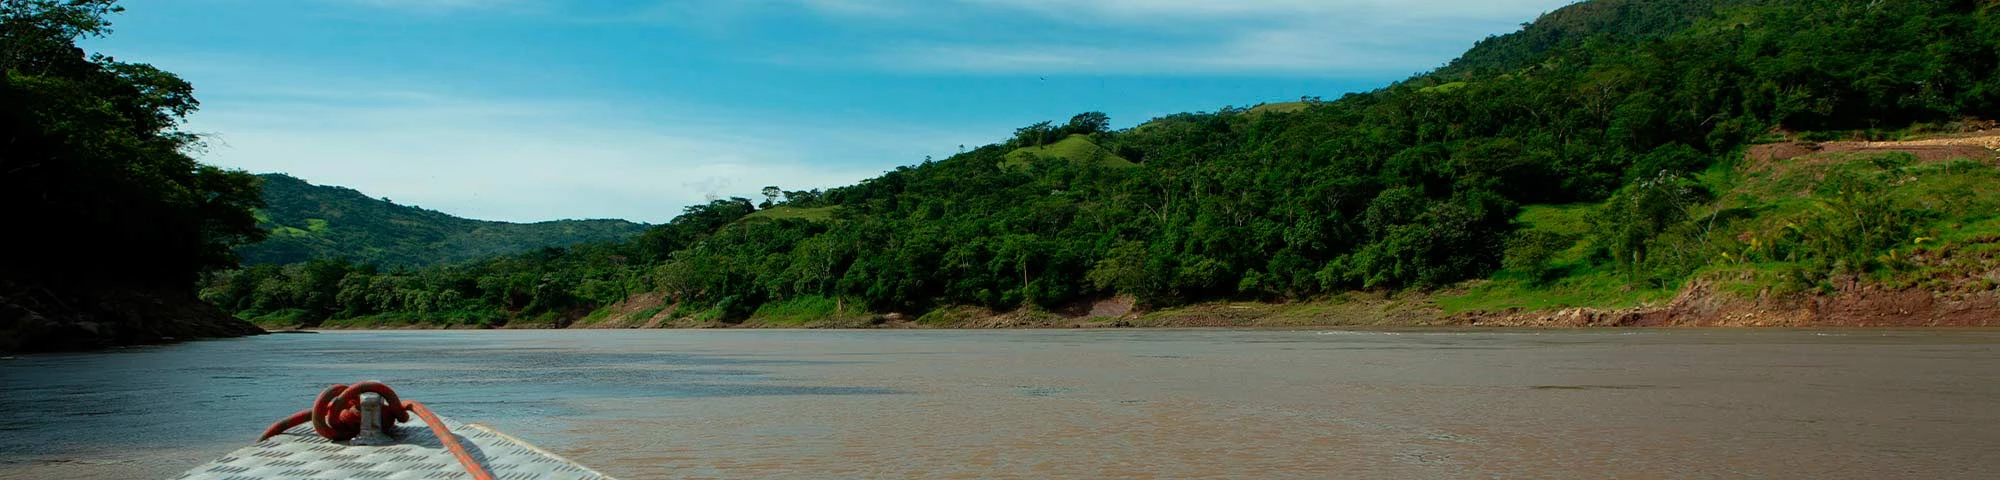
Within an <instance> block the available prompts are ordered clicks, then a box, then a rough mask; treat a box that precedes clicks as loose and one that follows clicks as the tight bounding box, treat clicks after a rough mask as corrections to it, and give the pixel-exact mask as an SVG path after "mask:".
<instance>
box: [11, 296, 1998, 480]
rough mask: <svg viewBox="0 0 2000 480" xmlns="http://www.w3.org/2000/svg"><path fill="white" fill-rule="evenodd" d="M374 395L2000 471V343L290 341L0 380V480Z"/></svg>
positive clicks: (1991, 338) (753, 468)
mask: <svg viewBox="0 0 2000 480" xmlns="http://www.w3.org/2000/svg"><path fill="white" fill-rule="evenodd" d="M360 379H380V380H384V381H387V382H388V383H389V384H390V385H393V386H395V387H396V388H397V390H398V391H399V392H402V393H403V396H404V397H405V398H413V399H417V400H422V401H425V402H426V403H429V404H430V405H431V406H432V407H433V408H434V409H436V410H438V411H439V413H441V414H443V415H446V416H450V417H454V418H457V419H460V420H465V421H471V422H478V423H485V424H488V425H492V426H494V427H496V428H498V429H500V430H503V431H506V432H508V433H510V434H513V435H515V436H517V437H521V438H524V439H527V440H529V441H533V442H536V443H538V444H540V445H542V446H544V447H547V448H549V449H550V450H553V451H556V452H558V453H561V454H563V455H566V456H568V457H570V458H572V459H574V460H577V461H579V462H581V463H584V464H586V465H590V466H592V467H594V468H597V469H599V470H602V471H604V472H606V473H610V474H612V475H615V476H618V477H621V478H626V479H643V478H760V479H761V478H769V479H821V478H1312V479H1322V478H1394V479H1402V478H1578V479H1597V478H1856V479H1863V478H1865V479H1876V478H1920V479H1933V478H2000V330H1475V331H1441V330H1391V331H1312V330H1299V331H1292V330H1284V331H1279V330H1042V331H1035V330H1020V331H675V330H648V331H486V332H339V333H323V334H317V335H271V336H264V337H257V338H248V339H235V340H216V341H204V342H192V343H186V344H181V345H171V346H161V347H144V348H132V349H124V350H118V351H112V352H101V353H83V354H59V355H24V356H19V357H16V358H11V359H6V360H0V385H4V389H0V478H24V479H25V478H33V479H67V478H79V479H125V478H168V477H172V476H174V475H175V474H177V473H179V472H181V471H183V470H185V469H187V468H190V467H192V466H194V465H197V464H199V463H202V462H205V461H207V460H210V459H213V458H215V457H218V456H221V455H222V454H223V453H225V452H228V451H230V450H232V449H235V448H238V447H241V446H243V445H246V444H248V443H249V441H250V440H251V439H252V438H253V437H254V436H255V435H256V433H257V431H258V430H260V429H261V428H262V426H263V425H264V424H267V423H269V422H270V421H272V420H275V419H277V418H279V417H282V416H284V415H285V414H288V413H291V412H292V411H295V410H298V409H301V408H304V407H305V406H306V404H308V403H309V402H310V400H311V397H312V396H313V395H314V394H315V393H317V391H318V389H319V388H322V387H324V386H325V385H327V384H330V383H345V382H351V381H355V380H360Z"/></svg>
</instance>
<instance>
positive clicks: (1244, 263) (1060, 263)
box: [205, 0, 2000, 323]
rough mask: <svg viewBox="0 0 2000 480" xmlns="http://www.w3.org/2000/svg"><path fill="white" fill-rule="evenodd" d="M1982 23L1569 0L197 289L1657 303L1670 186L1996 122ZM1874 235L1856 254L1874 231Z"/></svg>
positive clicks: (1055, 303)
mask: <svg viewBox="0 0 2000 480" xmlns="http://www.w3.org/2000/svg"><path fill="white" fill-rule="evenodd" d="M1996 16H2000V13H1996V12H1995V8H1994V7H1993V6H1992V4H1991V2H1982V1H1973V0H1960V1H1914V0H1901V1H1899V0H1873V1H1841V0H1812V1H1782V2H1781V1H1758V0H1658V1H1625V0H1599V1H1594V2H1586V3H1582V4H1578V5H1575V6H1572V7H1569V8H1565V9H1563V10H1560V11H1557V12H1554V13H1551V14H1550V15H1548V16H1546V17H1544V18H1543V19H1542V20H1540V21H1538V22H1537V23H1535V24H1534V25H1530V26H1528V27H1527V28H1526V29H1524V30H1523V31H1521V32H1518V33H1514V34H1510V35H1506V36H1501V37H1496V38H1492V39H1488V40H1487V41H1484V42H1481V43H1480V44H1479V45H1478V46H1477V47H1475V48H1474V49H1473V50H1472V51H1470V52H1468V53H1467V54H1466V55H1465V56H1464V57H1463V58H1462V59H1460V60H1459V61H1456V62H1454V63H1452V64H1451V65H1449V66H1447V67H1445V68H1442V69H1439V70H1438V71H1436V72H1433V73H1429V74H1424V75H1418V76H1416V77H1413V78H1410V79H1408V80H1405V81H1402V82H1398V83H1396V84H1393V85H1390V86H1387V87H1385V88H1382V89H1380V90H1376V91H1372V92H1367V93H1359V94H1352V95H1348V96H1345V97H1343V98H1340V99H1337V100H1333V101H1318V100H1317V99H1306V101H1304V102H1301V103H1300V104H1297V105H1288V106H1286V108H1268V107H1260V108H1254V109H1247V110H1246V109H1235V108H1227V109H1223V110H1222V111H1219V112H1213V113H1188V114H1179V115H1173V116H1169V117H1165V118H1160V119H1155V120H1153V121H1150V122H1146V123H1144V124H1141V125H1139V126H1137V127H1134V128H1131V129H1127V130H1122V131H1112V130H1109V129H1108V127H1107V126H1108V124H1109V122H1108V118H1106V117H1104V116H1103V114H1099V113H1086V114H1082V115H1078V116H1077V117H1075V118H1073V119H1071V120H1070V121H1069V122H1067V123H1065V124H1063V125H1057V124H1056V123H1055V122H1043V123H1038V124H1035V125H1030V126H1027V127H1024V128H1021V129H1019V130H1017V131H1015V132H1014V135H1013V136H1012V138H1011V139H1009V140H1008V141H1006V142H1004V143H1001V144H995V145H988V146H984V147H979V148H976V149H972V150H970V151H966V152H964V153H962V154H959V155H955V156H953V157H951V158H947V159H943V160H939V161H927V162H924V163H923V164H920V165H916V166H910V167H903V168H898V169H896V170H894V171H891V172H888V173H886V174H884V175H882V176H880V177H876V178H873V179H869V180H867V181H864V182H861V183H859V184H857V185H853V186H849V187H843V188H838V189H833V190H829V191H826V192H823V193H814V194H807V193H808V192H798V193H797V194H794V193H793V192H783V193H785V195H784V197H786V200H788V201H790V202H793V203H792V204H787V203H786V202H785V201H780V199H779V198H778V196H777V195H770V194H768V193H767V199H768V200H769V201H768V202H767V203H768V204H769V206H768V207H767V209H766V210H765V211H767V212H768V211H773V210H774V209H794V210H792V211H793V212H799V211H803V210H805V209H812V210H813V211H817V212H822V213H823V214H824V215H823V218H818V217H811V216H805V215H796V216H782V215H765V216H761V218H760V217H759V216H753V213H760V212H758V208H757V207H758V206H757V205H754V204H753V203H752V202H751V201H749V200H746V199H741V198H735V199H728V200H721V201H716V202H713V203H710V204H707V205H700V206H695V207H690V208H688V209H687V211H685V212H683V214H682V215H681V216H680V217H678V218H676V219H675V220H674V221H672V222H670V223H669V224H666V225H661V226H659V227H656V228H655V229H654V230H652V231H650V232H648V233H646V234H644V235H642V236H641V237H640V238H639V239H637V240H635V241H633V242H629V243H622V244H607V245H598V246H589V247H579V248H571V249H563V250H547V251H543V252H537V253H532V254H527V255H521V256H515V257H508V258H499V259H493V260H490V261H486V262H480V263H477V264H473V265H466V266H456V267H449V268H436V269H425V270H416V271H392V272H383V271H379V270H377V269H375V268H372V267H369V266H361V265H352V264H344V263H338V262H332V263H328V262H319V263H310V264H303V265H294V266H287V267H260V268H257V269H251V270H245V271H241V272H234V273H230V274H225V275H221V276H218V277H217V278H216V280H215V281H214V282H211V287H210V288H209V289H208V290H207V292H206V293H205V295H206V296H207V297H208V298H210V299H211V300H213V301H215V302H217V303H219V304H221V305H224V306H226V307H229V308H232V309H235V310H236V311H239V312H242V313H243V314H244V315H246V316H267V315H285V316H288V317H287V318H297V319H300V320H301V321H305V322H308V323H309V322H312V321H316V320H317V319H324V318H336V317H364V316H401V317H409V318H417V319H435V320H438V321H453V322H460V321H463V322H504V321H507V320H508V319H511V318H523V317H547V318H555V319H557V321H560V319H561V318H574V316H575V315H578V314H579V313H581V312H587V311H589V310H591V309H594V308H597V307H601V306H603V305H606V304H609V303H611V302H614V301H617V300H618V299H620V298H623V297H624V296H626V295H629V294H633V293H639V292H649V291H657V292H663V293H664V294H665V295H667V296H668V297H669V298H670V299H671V300H673V301H675V302H678V303H680V304H681V305H682V306H683V308H684V309H691V310H703V309H705V310H703V311H706V312H710V313H709V314H711V315H713V316H714V317H715V318H718V319H722V320H725V321H727V320H740V319H742V318H745V317H746V316H748V315H750V314H751V313H752V312H755V311H756V310H757V309H758V308H760V307H762V306H764V305H769V304H772V303H774V302H788V301H794V300H798V299H808V298H820V299H825V298H832V299H838V300H839V301H841V302H848V301H851V302H854V303H855V304H857V305H859V306H862V307H865V308H866V309H869V310H872V311H877V312H921V311H925V310H928V309H932V308H937V307H943V306H952V305H973V306H985V307H991V308H996V309H1011V308H1017V307H1022V306H1039V307H1044V308H1055V307H1060V306H1063V305H1066V304H1069V303H1072V302H1077V301H1082V300H1090V299H1096V298H1103V297H1107V296H1111V295H1131V296H1133V297H1135V298H1137V299H1138V301H1139V302H1140V303H1141V304H1143V305H1148V306H1166V305H1174V304H1180V303H1186V302H1193V301H1202V300H1212V299H1302V298H1312V297H1315V296H1320V295H1326V294H1329V293H1335V292H1341V291H1346V290H1354V289H1404V288H1413V287H1416V288H1423V287H1435V286H1441V285H1448V284H1452V283H1455V282H1460V281H1464V280H1468V279H1476V278H1482V277H1485V276H1488V275H1491V274H1493V273H1494V272H1495V271H1496V270H1498V269H1501V268H1502V267H1510V268H1513V267H1519V268H1518V269H1527V270H1536V271H1535V272H1534V275H1537V276H1556V275H1561V273H1562V272H1559V271H1554V270H1549V269H1545V268H1544V269H1536V268H1535V267H1537V266H1540V265H1542V264H1545V263H1546V261H1537V259H1546V258H1549V256H1550V255H1554V252H1557V251H1561V250H1564V249H1565V248H1568V247H1569V246H1570V245H1573V244H1576V242H1580V241H1581V242H1588V244H1589V245H1591V251H1593V252H1596V253H1595V254H1594V257H1593V258H1595V259H1596V260H1595V261H1597V262H1600V263H1602V264H1604V265H1607V266H1609V267H1608V268H1619V269H1624V270H1625V271H1627V272H1628V275H1627V277H1628V278H1631V279H1633V281H1635V282H1653V283H1654V284H1656V285H1657V284H1659V283H1661V282H1670V281H1672V280H1673V279H1675V278H1680V277H1679V276H1681V275H1685V274H1686V273H1687V272H1688V271H1690V269H1689V268H1688V267H1687V265H1689V264H1688V263H1687V262H1686V261H1683V260H1676V259H1686V258H1692V257H1690V255H1691V254H1690V253H1688V251H1686V250H1685V249H1682V250H1677V251H1674V252H1666V251H1663V250H1662V248H1663V247H1662V245H1664V244H1662V243H1660V242H1661V240H1660V239H1661V238H1667V237H1668V236H1671V235H1676V233H1675V232H1677V231H1679V230H1678V229H1680V228H1681V226H1682V225H1686V224H1688V223H1689V221H1690V219H1691V218H1692V217H1693V216H1694V215H1695V213H1691V212H1692V208H1693V206H1695V205H1703V204H1705V202H1710V201H1711V200H1713V199H1712V198H1711V197H1710V196H1709V195H1710V192H1707V191H1705V190H1704V189H1703V188H1701V187H1700V186H1699V185H1695V184H1694V183H1693V182H1690V181H1689V180H1688V179H1689V178H1690V177H1691V176H1692V175H1694V174H1696V173H1698V172H1702V171H1704V170H1707V169H1710V168H1711V167H1713V166H1716V165H1717V164H1719V163H1720V164H1728V163H1731V162H1734V161H1735V159H1737V158H1740V156H1741V152H1742V148H1743V147H1744V146H1745V145H1747V144H1749V143H1751V142H1753V141H1755V140H1757V139H1759V138H1760V137H1769V136H1772V135H1783V134H1786V133H1787V132H1808V133H1811V134H1813V135H1827V134H1838V135H1852V136H1862V137H1868V136H1874V135H1882V134H1884V133H1883V132H1886V131H1889V130H1898V131H1904V132H1909V131H1923V130H1926V129H1932V130H1935V129H1948V128H1951V127H1952V125H1953V124H1954V123H1955V122H1963V121H1965V120H1966V119H1967V118H1968V117H1989V118H1990V117H1991V116H1993V115H1994V114H1996V113H2000V53H1996V52H2000V18H1996ZM1830 132H1831V133H1830ZM1070 138H1083V139H1087V140H1088V141H1089V142H1090V143H1091V144H1093V145H1095V146H1098V147H1101V148H1097V149H1088V150H1079V151H1089V152H1099V153H1091V154H1090V155H1093V156H1104V155H1105V153H1102V152H1109V153H1110V154H1115V155H1116V156H1118V157H1122V158H1123V159H1126V160H1130V161H1132V162H1137V165H1136V166H1129V165H1126V164H1120V163H1115V162H1102V161H1098V160H1100V159H1095V158H1067V157H1061V156H1055V157H1050V156H1046V155H1032V156H1029V157H1030V158H1031V161H1028V162H1026V165H1025V168H1011V167H1010V168H1000V166H1001V165H1003V164H1007V163H1008V162H1009V158H1008V157H1009V154H1010V153H1012V152H1015V151H1017V150H1019V149H1028V148H1039V147H1045V146H1051V145H1053V144H1056V143H1057V142H1059V141H1062V142H1069V141H1070V140H1067V139H1070ZM1854 201H1855V202H1859V201H1860V199H1855V200H1854ZM1578 202H1604V203H1603V205H1602V206H1601V207H1595V208H1596V211H1597V213H1595V214H1593V215H1592V216H1591V219H1592V220H1591V221H1592V222H1593V225H1595V227H1593V230H1591V231H1590V232H1587V233H1585V234H1573V235H1572V234H1552V233H1548V232H1526V233H1523V232H1521V231H1520V227H1521V226H1520V224H1518V223H1517V221H1516V218H1517V215H1518V214H1519V213H1520V212H1521V211H1522V207H1523V206H1529V205H1551V204H1571V203H1578ZM1856 205H1859V204H1858V203H1857V204H1856ZM1857 208H1860V207H1857ZM1710 216H1711V218H1713V216H1714V215H1712V214H1711V215H1710ZM1711 223H1713V222H1711ZM1827 228H1829V229H1832V230H1829V232H1833V231H1835V230H1838V231H1846V230H1840V228H1839V227H1837V226H1829V227H1827ZM1871 232H1875V233H1868V234H1867V235H1876V237H1869V238H1867V239H1865V240H1866V241H1865V242H1864V243H1865V244H1867V245H1883V244H1882V243H1881V242H1883V241H1885V239H1892V236H1881V234H1880V232H1879V231H1873V230H1871ZM1586 236H1587V237H1588V238H1584V237H1586ZM1877 237H1879V238H1877ZM1857 238H1858V237H1857ZM1887 241H1893V240H1887ZM1870 242H1872V243H1870ZM1808 243H1810V242H1808ZM1798 245H1802V247H1800V248H1804V247H1803V245H1806V243H1799V244H1798ZM1828 248H1829V249H1830V248H1832V247H1828ZM1800 251H1806V250H1800ZM1867 253H1868V250H1867V249H1865V248H1864V249H1861V250H1855V251H1852V252H1845V251H1843V252H1834V251H1831V250H1827V251H1825V252H1822V253H1818V254H1810V255H1820V256H1822V257H1824V256H1828V255H1850V256H1854V255H1859V256H1865V255H1866V254H1867ZM1793 258H1803V257H1793ZM565 315H567V316H568V317H565Z"/></svg>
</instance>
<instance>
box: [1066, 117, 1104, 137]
mask: <svg viewBox="0 0 2000 480" xmlns="http://www.w3.org/2000/svg"><path fill="white" fill-rule="evenodd" d="M1108 131H1111V117H1110V116H1107V115H1105V114H1104V112H1084V113H1079V114H1077V115H1076V116H1074V117H1070V118H1069V124H1067V125H1063V133H1064V134H1067V135H1079V134H1081V135H1090V134H1095V133H1104V132H1108Z"/></svg>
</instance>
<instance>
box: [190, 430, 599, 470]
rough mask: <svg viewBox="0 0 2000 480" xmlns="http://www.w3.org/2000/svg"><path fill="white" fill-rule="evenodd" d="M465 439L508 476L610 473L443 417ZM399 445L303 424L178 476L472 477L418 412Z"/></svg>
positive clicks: (401, 434) (468, 446)
mask: <svg viewBox="0 0 2000 480" xmlns="http://www.w3.org/2000/svg"><path fill="white" fill-rule="evenodd" d="M444 422H445V425H446V426H449V427H450V428H451V433H452V434H453V435H454V436H457V437H458V441H459V443H460V444H463V445H465V447H466V450H468V451H470V452H471V453H472V457H473V458H476V459H479V463H480V464H482V465H485V466H486V470H487V471H490V472H493V476H494V477H498V478H501V479H503V480H529V479H552V480H553V479H562V480H571V479H592V480H596V479H603V480H609V479H610V478H611V477H608V476H605V475H604V474H602V473H598V472H597V471H595V470H591V469H589V468H584V467H583V466H582V465H577V464H576V463H575V462H571V461H569V459H566V458H562V457H560V456H557V455H556V454H554V453H549V452H548V451H546V450H542V449H540V448H537V447H535V446H534V445H529V444H527V443H526V442H522V441H520V440H517V439H514V438H513V437H509V436H507V435H504V434H500V433H499V432H495V431H492V430H490V429H487V428H485V427H483V426H479V425H473V424H467V423H459V422H454V421H451V419H444ZM394 435H395V437H396V440H397V442H396V444H395V445H386V446H379V447H351V446H347V445H342V444H338V443H333V442H331V441H328V440H327V439H325V438H321V437H320V436H319V435H317V434H314V433H313V431H312V425H311V424H306V425H300V426H297V427H292V429H290V430H286V431H285V433H283V434H280V435H278V436H275V437H271V438H270V439H269V440H265V441H262V442H257V443H256V444H254V445H251V446H248V447H244V448H242V449H240V450H237V451H234V452H230V453H229V455H225V456H223V457H222V458H220V459H217V460H216V461H213V462H209V463H208V464H207V465H202V466H199V467H195V468H194V469H193V470H188V471H187V473H184V474H181V476H179V477H176V478H181V479H188V480H263V479H270V478H301V479H349V478H362V479H390V480H398V479H427V480H428V479H438V480H442V479H455V478H471V477H472V476H471V475H470V474H467V473H465V467H463V466H460V465H459V464H458V459H456V458H454V457H452V456H451V453H450V452H449V451H446V450H445V449H444V444H443V443H440V442H438V438H437V435H436V434H434V433H431V429H430V427H428V426H425V425H424V422H423V420H420V419H417V418H416V417H415V416H414V415H412V416H411V418H410V422H409V423H405V424H402V425H401V426H400V427H398V428H397V429H396V431H395V433H394Z"/></svg>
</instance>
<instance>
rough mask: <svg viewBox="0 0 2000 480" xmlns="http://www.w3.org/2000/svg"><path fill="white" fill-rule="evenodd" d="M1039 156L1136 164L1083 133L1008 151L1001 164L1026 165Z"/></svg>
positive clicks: (1122, 164) (1126, 165)
mask: <svg viewBox="0 0 2000 480" xmlns="http://www.w3.org/2000/svg"><path fill="white" fill-rule="evenodd" d="M1038 158H1041V159H1052V160H1066V161H1071V162H1086V163H1090V164H1095V165H1102V166H1106V167H1113V168H1123V167H1130V166H1134V165H1136V164H1134V163H1132V161H1131V160H1126V159H1125V158H1124V157H1120V156H1118V155H1117V154H1114V153H1111V151H1109V150H1105V149H1104V147H1100V146H1097V143H1096V142H1092V141H1091V140H1090V136H1089V135H1082V134H1076V135H1070V136H1069V137H1068V138H1064V139H1062V141H1058V142H1056V143H1051V144H1048V145H1040V146H1033V147H1022V148H1017V149H1014V151H1012V152H1007V160H1006V161H1003V162H1001V163H1000V164H1001V165H1002V166H1004V167H1008V168H1017V167H1022V166H1026V165H1028V163H1029V162H1031V161H1033V160H1034V159H1038Z"/></svg>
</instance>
